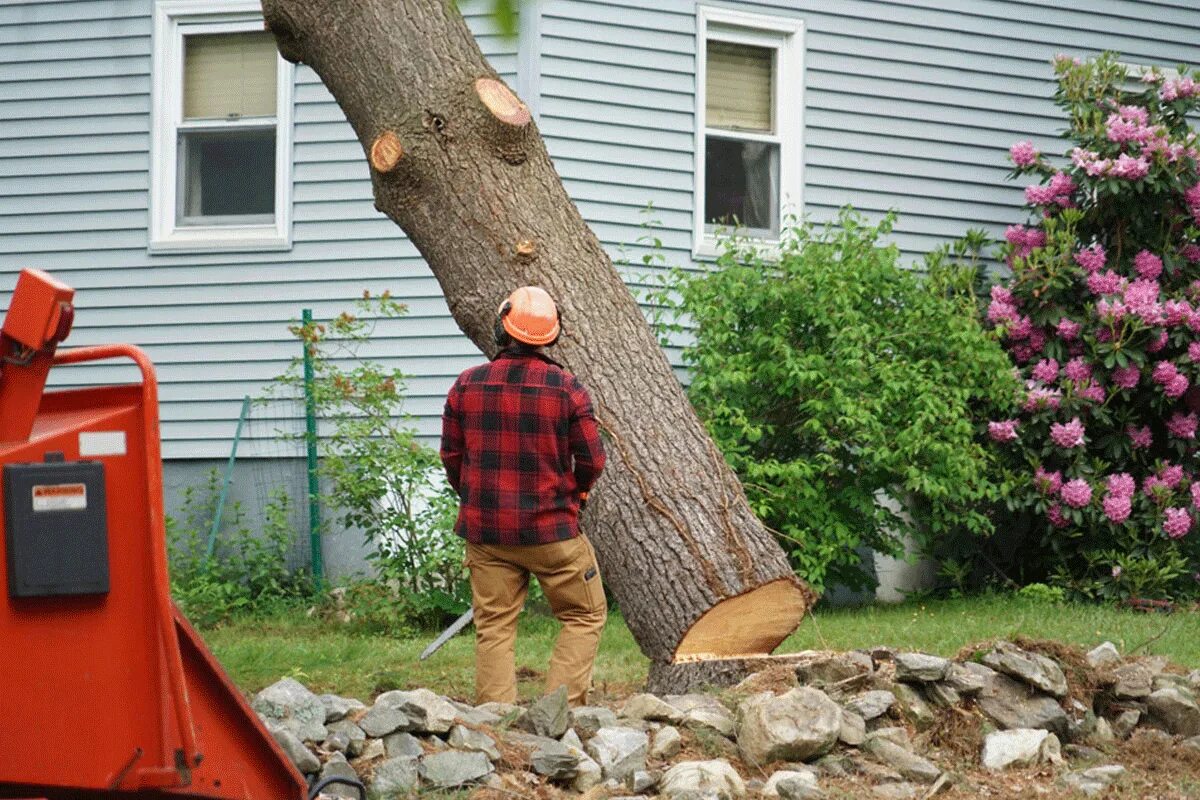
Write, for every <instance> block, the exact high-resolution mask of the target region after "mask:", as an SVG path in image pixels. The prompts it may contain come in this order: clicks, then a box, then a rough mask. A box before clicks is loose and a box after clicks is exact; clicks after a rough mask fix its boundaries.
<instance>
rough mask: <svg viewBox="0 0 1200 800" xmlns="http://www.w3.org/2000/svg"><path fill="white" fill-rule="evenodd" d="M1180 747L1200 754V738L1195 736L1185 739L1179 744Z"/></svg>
mask: <svg viewBox="0 0 1200 800" xmlns="http://www.w3.org/2000/svg"><path fill="white" fill-rule="evenodd" d="M1179 746H1180V747H1184V748H1187V749H1188V750H1193V751H1195V752H1197V753H1200V736H1193V737H1191V738H1190V739H1184V740H1183V741H1182V742H1180V743H1179Z"/></svg>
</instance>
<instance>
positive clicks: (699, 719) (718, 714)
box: [663, 694, 737, 736]
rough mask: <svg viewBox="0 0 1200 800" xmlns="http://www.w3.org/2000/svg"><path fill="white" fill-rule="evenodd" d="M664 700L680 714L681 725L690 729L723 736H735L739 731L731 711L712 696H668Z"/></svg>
mask: <svg viewBox="0 0 1200 800" xmlns="http://www.w3.org/2000/svg"><path fill="white" fill-rule="evenodd" d="M663 700H664V701H665V702H666V703H667V704H668V705H670V706H671V707H672V708H674V709H675V710H676V711H678V712H679V714H680V715H681V716H680V720H679V721H680V723H681V724H683V725H686V726H687V727H689V728H709V729H711V730H714V731H716V732H717V733H719V734H721V735H722V736H733V734H734V731H735V730H736V729H737V722H736V720H734V717H733V714H732V713H731V712H730V710H729V709H728V708H726V707H725V704H724V703H722V702H721V701H720V700H718V699H717V698H715V697H712V696H711V695H707V694H683V695H668V696H667V697H664V698H663ZM664 721H670V720H664Z"/></svg>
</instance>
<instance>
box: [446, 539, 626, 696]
mask: <svg viewBox="0 0 1200 800" xmlns="http://www.w3.org/2000/svg"><path fill="white" fill-rule="evenodd" d="M467 566H468V567H470V569H471V592H472V594H473V595H474V606H475V694H476V697H477V702H479V703H488V702H493V701H495V702H502V703H515V702H516V701H517V676H516V668H515V664H514V648H515V644H516V639H517V615H518V614H519V613H520V611H521V608H522V606H524V605H525V596H526V594H527V593H528V590H529V575H530V574H531V573H532V574H533V575H536V576H537V579H538V583H540V584H541V586H542V591H544V592H545V593H546V599H547V600H548V601H549V602H550V608H551V609H552V610H553V611H554V616H555V617H556V618H557V619H558V621H559V622H561V623H562V626H563V627H562V630H561V631H560V632H559V634H558V641H557V642H555V644H554V654H553V655H552V656H551V658H550V671H549V672H548V673H547V675H546V692H547V693H549V692H552V691H554V690H555V689H557V688H558V687H559V686H566V687H567V696H568V698H569V700H570V702H571V704H572V705H582V704H584V703H586V702H587V693H588V690H589V689H590V688H591V685H592V666H593V664H594V662H595V660H596V650H597V649H598V648H599V647H600V632H601V631H602V630H603V629H604V622H605V620H606V619H607V617H608V605H607V603H606V601H605V599H604V589H603V587H601V585H600V570H599V568H598V567H597V566H596V552H595V551H594V550H593V549H592V545H591V542H589V541H588V540H587V538H586V537H584V536H583V535H582V534H580V535H579V536H577V537H576V538H574V539H567V540H566V541H562V542H554V543H552V544H534V545H488V544H471V543H469V542H468V543H467Z"/></svg>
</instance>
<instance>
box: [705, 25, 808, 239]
mask: <svg viewBox="0 0 1200 800" xmlns="http://www.w3.org/2000/svg"><path fill="white" fill-rule="evenodd" d="M712 40H715V41H722V42H734V43H737V44H745V45H752V46H754V47H764V48H768V49H772V50H774V51H775V61H774V67H775V68H774V70H773V75H772V77H773V85H772V87H771V102H772V105H773V108H772V113H773V114H774V118H775V128H776V129H775V131H774V133H772V134H754V133H749V132H737V133H731V132H730V131H726V130H723V129H721V128H709V127H707V124H706V122H707V121H706V119H705V115H706V113H707V107H708V106H707V98H706V86H705V84H706V82H707V81H706V78H707V60H708V58H707V51H708V42H709V41H712ZM710 134H711V135H714V136H718V137H722V138H736V139H743V140H746V141H760V142H773V143H777V144H778V145H779V221H780V225H781V226H782V225H783V223H784V219H785V217H787V216H788V215H791V214H794V215H796V216H799V215H800V214H801V213H802V212H803V208H804V205H803V189H804V22H803V21H802V20H799V19H795V18H791V17H772V16H766V15H763V14H750V13H747V12H744V11H734V10H732V9H728V8H715V7H711V6H700V7H699V8H698V13H697V15H696V144H695V172H694V174H695V188H694V190H693V192H692V194H693V198H694V206H693V210H692V220H693V226H692V255H693V257H695V258H697V259H711V258H714V257H715V256H717V255H718V249H717V240H716V237H715V236H714V235H713V234H712V233H710V232H708V231H707V230H706V226H705V224H704V201H705V177H706V176H705V140H706V138H707V137H708V136H709V135H710ZM760 241H761V242H762V244H763V245H764V247H765V248H766V249H768V250H771V249H776V248H777V247H778V245H779V240H778V239H768V238H763V239H761V240H760Z"/></svg>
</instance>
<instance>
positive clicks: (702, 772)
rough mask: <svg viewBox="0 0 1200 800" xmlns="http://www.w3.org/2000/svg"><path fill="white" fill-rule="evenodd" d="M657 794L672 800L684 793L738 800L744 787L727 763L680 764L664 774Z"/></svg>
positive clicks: (723, 799) (715, 761)
mask: <svg viewBox="0 0 1200 800" xmlns="http://www.w3.org/2000/svg"><path fill="white" fill-rule="evenodd" d="M659 792H660V794H661V795H662V796H663V797H665V798H668V800H674V798H679V797H680V796H682V795H684V794H685V793H688V792H706V793H707V792H713V793H715V795H716V797H718V798H720V800H738V799H739V798H742V797H745V795H746V784H745V782H744V781H743V780H742V776H740V775H738V773H737V770H735V769H734V768H733V767H732V766H731V765H730V763H729V762H728V761H726V760H725V759H723V758H721V759H716V760H714V761H683V762H681V763H679V764H676V765H675V766H673V767H671V768H670V769H669V770H667V772H666V774H665V775H663V778H662V781H661V782H660V783H659Z"/></svg>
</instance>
